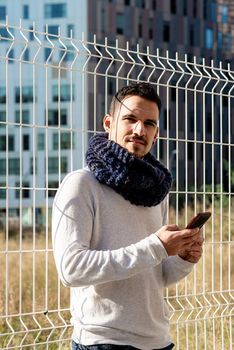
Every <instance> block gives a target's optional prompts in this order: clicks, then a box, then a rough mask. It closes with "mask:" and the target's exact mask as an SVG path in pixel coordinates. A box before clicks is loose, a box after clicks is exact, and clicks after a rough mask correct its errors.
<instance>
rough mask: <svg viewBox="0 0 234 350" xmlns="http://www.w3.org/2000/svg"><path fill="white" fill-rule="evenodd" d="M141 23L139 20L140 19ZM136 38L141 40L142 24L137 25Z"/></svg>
mask: <svg viewBox="0 0 234 350" xmlns="http://www.w3.org/2000/svg"><path fill="white" fill-rule="evenodd" d="M140 21H141V19H140ZM138 37H139V38H142V23H139V24H138Z"/></svg>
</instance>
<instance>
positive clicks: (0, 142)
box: [0, 135, 15, 151]
mask: <svg viewBox="0 0 234 350" xmlns="http://www.w3.org/2000/svg"><path fill="white" fill-rule="evenodd" d="M6 140H7V139H6V135H1V137H0V151H6ZM14 149H15V139H14V135H8V151H14Z"/></svg>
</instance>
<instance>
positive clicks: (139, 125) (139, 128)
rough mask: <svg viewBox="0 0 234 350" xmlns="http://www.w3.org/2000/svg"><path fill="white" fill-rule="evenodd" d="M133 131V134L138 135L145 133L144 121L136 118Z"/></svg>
mask: <svg viewBox="0 0 234 350" xmlns="http://www.w3.org/2000/svg"><path fill="white" fill-rule="evenodd" d="M133 132H134V134H136V135H138V136H143V135H145V126H144V123H143V122H142V121H141V120H138V121H137V122H136V123H135V125H134V128H133Z"/></svg>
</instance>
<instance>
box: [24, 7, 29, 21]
mask: <svg viewBox="0 0 234 350" xmlns="http://www.w3.org/2000/svg"><path fill="white" fill-rule="evenodd" d="M23 19H29V5H23Z"/></svg>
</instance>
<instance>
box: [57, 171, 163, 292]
mask: <svg viewBox="0 0 234 350" xmlns="http://www.w3.org/2000/svg"><path fill="white" fill-rule="evenodd" d="M94 203H95V192H94V191H93V187H92V184H91V183H90V182H89V181H87V180H85V177H84V176H82V174H78V172H76V173H75V174H74V173H71V174H69V175H68V176H67V177H66V178H65V179H64V181H63V182H62V184H61V186H60V188H59V190H58V192H57V194H56V197H55V200H54V203H53V213H52V241H53V250H54V258H55V263H56V267H57V270H58V274H59V276H60V279H61V280H62V282H63V284H64V285H66V286H70V287H79V286H87V285H92V284H100V283H105V282H109V281H115V280H122V279H126V278H129V277H131V276H133V275H135V274H137V273H139V272H141V271H142V270H144V269H146V268H151V267H154V266H156V265H157V264H159V263H161V262H162V260H163V259H165V258H166V257H167V253H166V250H165V248H164V247H163V245H162V243H161V241H160V240H159V239H158V237H157V236H156V235H155V234H151V235H150V236H148V237H146V238H144V239H143V240H141V241H139V242H137V243H136V244H131V245H129V246H126V247H121V248H119V249H115V250H92V249H90V242H91V240H92V231H93V224H94V215H95V204H94Z"/></svg>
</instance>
